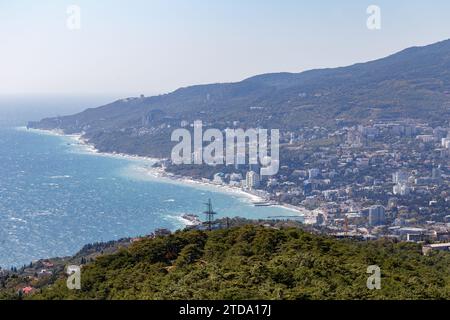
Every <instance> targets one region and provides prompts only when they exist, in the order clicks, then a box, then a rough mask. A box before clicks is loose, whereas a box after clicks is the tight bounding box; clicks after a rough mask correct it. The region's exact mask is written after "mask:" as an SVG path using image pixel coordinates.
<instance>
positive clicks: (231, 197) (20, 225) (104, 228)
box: [0, 97, 298, 268]
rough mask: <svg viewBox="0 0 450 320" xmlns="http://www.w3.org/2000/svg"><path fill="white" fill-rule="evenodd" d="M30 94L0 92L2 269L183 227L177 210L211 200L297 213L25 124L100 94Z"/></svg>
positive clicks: (229, 210)
mask: <svg viewBox="0 0 450 320" xmlns="http://www.w3.org/2000/svg"><path fill="white" fill-rule="evenodd" d="M27 99H28V100H26V99H23V98H21V97H19V98H14V97H8V99H3V100H2V99H1V97H0V267H2V268H10V267H12V266H16V267H20V266H22V265H24V264H28V263H30V262H31V261H34V260H38V259H44V258H50V257H60V256H69V255H73V254H75V253H76V252H78V251H79V250H80V249H81V248H82V247H83V246H84V245H85V244H88V243H94V242H101V241H109V240H117V239H120V238H124V237H136V236H142V235H147V234H150V233H151V232H152V231H154V230H155V229H158V228H167V229H170V230H177V229H180V228H183V227H185V226H186V223H187V221H186V220H185V219H183V218H182V215H183V214H186V213H188V214H196V215H199V217H200V218H203V215H202V212H203V211H205V202H207V201H208V199H211V201H212V204H213V209H214V211H216V212H217V217H218V218H221V217H237V216H239V217H245V218H251V219H265V218H269V217H275V216H293V215H298V213H297V212H294V211H292V210H289V209H287V208H284V207H255V206H254V205H253V203H252V200H251V198H249V197H247V196H245V195H243V194H241V193H236V192H231V191H229V190H222V189H221V188H218V187H214V186H207V185H200V184H199V185H196V184H190V183H184V182H177V181H173V180H169V179H165V178H157V177H154V176H151V175H147V174H146V170H147V169H148V168H150V167H151V164H152V163H151V160H145V159H135V158H131V157H121V156H115V155H102V154H96V153H93V152H92V150H90V149H89V148H87V147H86V146H85V145H83V144H80V143H77V141H76V140H75V139H74V138H73V137H70V136H58V135H55V134H49V133H46V132H39V131H35V130H26V128H24V125H25V124H26V122H27V121H28V120H37V119H39V118H41V117H45V116H54V115H56V114H68V113H71V112H75V111H80V110H81V109H82V108H83V106H85V107H88V106H95V105H99V104H100V102H101V101H103V100H102V99H101V98H96V99H93V98H89V97H88V98H85V99H84V100H83V99H78V100H77V99H75V98H73V97H68V98H65V99H62V98H61V97H58V98H54V97H53V98H52V97H45V99H42V97H40V98H39V97H38V98H30V97H28V98H27ZM55 99H56V100H57V101H59V102H58V103H57V102H56V101H55ZM58 99H59V100H58ZM103 99H104V98H103ZM25 100H26V101H25ZM74 100H75V101H74ZM77 101H78V103H79V106H78V107H77V106H76V102H77ZM69 102H70V103H69ZM106 102H107V101H105V103H106ZM65 105H68V107H67V108H64V106H65ZM77 108H80V110H78V109H77Z"/></svg>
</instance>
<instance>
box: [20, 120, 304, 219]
mask: <svg viewBox="0 0 450 320" xmlns="http://www.w3.org/2000/svg"><path fill="white" fill-rule="evenodd" d="M17 129H18V130H22V131H28V132H34V133H38V134H46V135H52V136H59V137H65V138H69V139H72V140H73V141H74V143H75V144H76V145H78V146H81V147H83V149H84V150H85V151H86V152H87V153H88V154H92V155H97V156H105V157H116V158H121V159H127V160H134V161H139V162H142V163H145V164H147V165H153V164H155V163H157V162H159V161H161V160H164V159H159V158H151V157H144V156H137V155H130V154H124V153H116V152H114V153H109V152H100V151H99V150H98V149H96V148H95V146H94V145H93V144H91V143H89V141H88V140H87V139H84V138H83V135H82V134H65V133H64V132H63V131H62V130H57V129H52V130H44V129H33V128H30V129H28V128H26V127H18V128H17ZM146 162H148V163H146ZM137 167H138V169H139V170H142V171H143V172H144V173H145V174H146V175H147V176H148V177H149V178H151V179H156V180H158V181H160V182H169V183H175V184H182V185H188V186H191V187H206V188H208V189H214V190H215V191H217V192H221V193H227V194H231V195H235V196H238V197H241V198H246V199H247V200H249V201H251V202H260V201H265V200H266V199H265V198H263V197H261V196H259V195H256V194H253V193H251V192H248V191H246V190H243V189H242V188H239V187H233V186H228V185H218V184H215V183H212V182H208V181H204V180H197V179H194V178H192V177H184V176H177V175H173V174H171V173H168V172H167V171H165V170H164V169H163V168H154V167H149V166H146V165H145V166H144V165H138V166H137ZM272 207H278V208H282V209H285V210H288V211H292V212H293V213H295V214H296V215H298V216H299V217H302V216H303V217H305V216H307V215H309V214H311V213H312V211H310V210H308V209H306V208H303V207H297V206H293V205H290V204H284V203H279V204H276V205H273V206H272ZM293 216H294V215H293Z"/></svg>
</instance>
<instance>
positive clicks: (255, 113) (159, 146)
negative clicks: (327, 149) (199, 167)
mask: <svg viewBox="0 0 450 320" xmlns="http://www.w3.org/2000/svg"><path fill="white" fill-rule="evenodd" d="M449 110H450V40H444V41H441V42H438V43H435V44H431V45H428V46H422V47H411V48H407V49H404V50H402V51H400V52H397V53H395V54H393V55H390V56H387V57H384V58H381V59H378V60H372V61H369V62H364V63H356V64H353V65H350V66H346V67H339V68H325V69H315V70H309V71H304V72H301V73H289V72H282V73H267V74H261V75H256V76H253V77H249V78H247V79H244V80H242V81H240V82H231V83H215V84H205V85H195V86H190V87H184V88H179V89H177V90H175V91H173V92H171V93H167V94H164V95H159V96H152V97H148V98H145V97H143V98H142V97H141V98H127V99H121V100H117V101H115V102H113V103H111V104H108V105H105V106H101V107H99V108H95V109H88V110H86V111H84V112H81V113H79V114H76V115H72V116H66V117H58V118H47V119H43V120H41V121H39V122H31V123H30V124H29V127H32V128H39V129H61V130H63V131H64V132H66V133H83V134H84V135H85V137H86V138H87V139H88V140H89V141H90V142H91V143H93V144H94V145H96V146H97V147H98V148H99V149H100V150H102V151H116V152H124V153H133V154H138V155H150V156H160V157H165V156H167V155H168V152H169V151H170V149H171V147H170V133H171V131H172V130H173V128H175V127H179V126H180V123H181V122H182V121H187V122H190V123H192V122H193V121H194V120H198V119H199V120H203V122H204V123H205V124H206V125H209V126H214V127H217V128H220V129H224V128H226V127H232V126H234V124H235V123H236V122H239V125H240V126H241V127H244V128H247V127H264V128H268V129H270V128H282V129H283V130H290V131H295V130H298V129H299V128H302V127H304V126H317V125H318V126H326V127H334V126H336V119H340V120H343V121H344V123H345V124H350V125H351V124H359V123H365V122H368V121H371V120H372V121H373V120H379V119H399V118H415V119H422V120H426V121H431V122H433V123H437V124H440V123H442V121H443V119H444V120H445V118H447V119H448V118H450V112H449ZM143 136H149V137H150V138H151V139H146V140H154V141H156V143H151V142H148V141H144V142H143V141H142V139H141V138H142V137H143ZM133 145H134V146H135V147H130V146H133ZM137 145H138V146H140V147H136V146H137Z"/></svg>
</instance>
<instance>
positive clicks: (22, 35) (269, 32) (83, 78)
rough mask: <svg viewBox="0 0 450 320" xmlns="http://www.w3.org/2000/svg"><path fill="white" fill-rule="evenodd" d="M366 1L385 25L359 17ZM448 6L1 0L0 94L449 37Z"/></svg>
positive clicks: (91, 88)
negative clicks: (372, 26)
mask: <svg viewBox="0 0 450 320" xmlns="http://www.w3.org/2000/svg"><path fill="white" fill-rule="evenodd" d="M372 4H375V5H378V6H379V7H380V8H381V30H369V29H368V28H367V26H366V20H367V18H368V14H367V13H366V9H367V7H368V6H369V5H372ZM69 5H78V6H79V8H80V9H81V15H80V17H81V20H80V21H81V29H80V30H69V28H68V27H67V25H66V23H67V19H68V17H69V16H68V14H67V12H66V10H67V7H68V6H69ZM449 12H450V1H448V0H434V1H429V0H428V1H425V0H419V1H414V0H408V1H406V0H396V1H388V0H371V1H365V0H346V1H335V0H320V1H302V0H282V1H280V0H266V1H264V0H150V1H149V0H128V1H119V0H95V1H92V0H70V1H65V0H60V1H54V0H53V1H51V0H40V1H33V0H14V1H10V0H0V41H1V42H0V43H1V47H0V83H1V86H0V94H21V93H33V94H36V93H38V94H81V93H82V94H86V93H91V94H111V93H114V95H117V94H122V93H123V94H140V93H143V94H146V95H151V94H155V93H164V92H168V91H171V90H174V89H176V88H178V87H181V86H187V85H191V84H200V83H210V82H229V81H239V80H242V79H244V78H246V77H249V76H252V75H255V74H260V73H266V72H278V71H290V72H299V71H303V70H307V69H312V68H322V67H334V66H343V65H348V64H352V63H355V62H363V61H367V60H373V59H376V58H379V57H383V56H386V55H388V54H391V53H393V52H396V51H399V50H401V49H403V48H406V47H410V46H414V45H425V44H430V43H433V42H437V41H440V40H444V39H447V38H450V19H449V17H448V15H449Z"/></svg>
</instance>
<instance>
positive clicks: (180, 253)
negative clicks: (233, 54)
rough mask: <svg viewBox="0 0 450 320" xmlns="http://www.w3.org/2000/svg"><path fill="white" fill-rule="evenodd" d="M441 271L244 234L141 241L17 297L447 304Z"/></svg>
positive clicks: (374, 245)
mask: <svg viewBox="0 0 450 320" xmlns="http://www.w3.org/2000/svg"><path fill="white" fill-rule="evenodd" d="M369 265H378V266H379V267H380V268H381V273H382V279H381V290H369V289H368V288H367V278H368V277H369V276H370V274H367V267H368V266H369ZM449 266H450V254H449V253H446V252H433V253H432V254H431V255H430V256H424V255H423V254H422V251H421V246H420V245H418V244H412V243H395V242H393V241H391V240H378V241H374V242H355V241H350V240H338V239H334V238H331V237H327V236H322V235H315V234H311V233H308V232H305V231H303V230H301V229H298V228H282V229H278V228H273V227H267V226H266V227H264V226H255V225H246V226H241V227H234V228H230V229H221V230H215V231H211V232H203V231H194V230H191V231H186V230H185V231H178V232H176V233H174V234H172V235H169V236H165V237H162V236H161V237H156V238H155V239H143V240H141V241H138V242H135V243H133V244H132V245H131V246H130V247H128V248H124V249H121V250H119V251H118V252H116V253H114V254H105V255H101V256H100V257H98V258H96V259H95V260H94V261H92V262H87V263H86V265H84V266H83V268H82V289H81V290H80V291H76V290H75V291H71V290H68V289H67V288H66V276H65V275H64V274H63V273H60V274H59V275H57V276H56V277H53V278H52V280H51V282H50V283H49V284H45V285H43V286H42V287H41V288H40V289H38V290H37V291H36V292H35V293H34V294H31V295H29V296H26V297H23V298H27V299H449V298H450V268H449ZM0 297H3V298H17V293H15V292H13V291H12V290H9V291H8V290H6V289H0Z"/></svg>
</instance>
